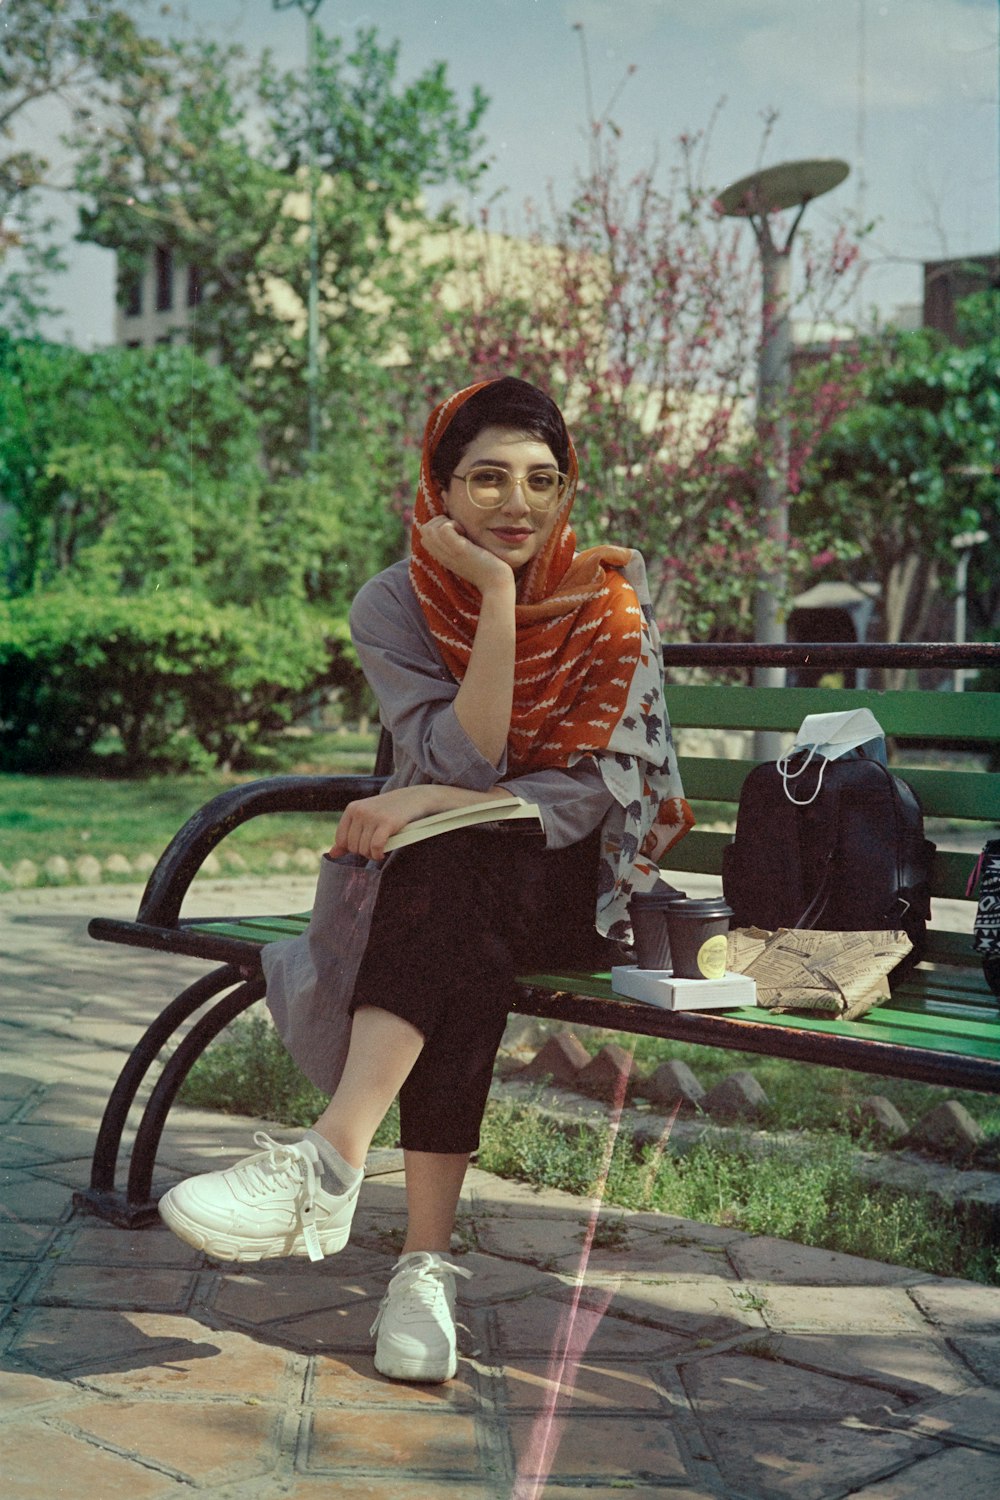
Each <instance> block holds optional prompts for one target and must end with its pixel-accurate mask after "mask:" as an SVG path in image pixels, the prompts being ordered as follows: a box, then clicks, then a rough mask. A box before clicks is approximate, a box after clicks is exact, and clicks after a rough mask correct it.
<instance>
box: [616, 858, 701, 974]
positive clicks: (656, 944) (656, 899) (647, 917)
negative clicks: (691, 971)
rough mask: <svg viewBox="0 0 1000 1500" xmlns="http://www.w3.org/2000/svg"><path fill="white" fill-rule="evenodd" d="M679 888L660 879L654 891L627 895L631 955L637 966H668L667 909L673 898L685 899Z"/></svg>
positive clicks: (658, 967) (674, 899)
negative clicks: (632, 951) (628, 898)
mask: <svg viewBox="0 0 1000 1500" xmlns="http://www.w3.org/2000/svg"><path fill="white" fill-rule="evenodd" d="M686 899H687V897H686V896H685V895H684V892H683V891H677V890H675V889H674V887H673V886H672V885H667V883H666V881H664V880H661V881H660V882H659V884H658V885H657V886H656V888H655V889H654V890H651V891H636V892H635V894H634V895H633V896H632V897H631V898H630V900H629V904H628V914H629V918H630V919H631V922H632V934H633V944H634V947H635V956H636V959H637V961H638V964H639V968H640V969H669V968H670V929H669V928H668V926H667V912H668V910H669V909H670V907H671V906H672V905H673V904H674V903H675V902H677V901H685V900H686Z"/></svg>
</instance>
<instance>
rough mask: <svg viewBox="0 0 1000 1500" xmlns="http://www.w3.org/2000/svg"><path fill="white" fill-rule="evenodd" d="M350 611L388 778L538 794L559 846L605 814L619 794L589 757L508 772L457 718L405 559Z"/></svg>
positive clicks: (550, 840) (552, 840)
mask: <svg viewBox="0 0 1000 1500" xmlns="http://www.w3.org/2000/svg"><path fill="white" fill-rule="evenodd" d="M350 619H351V635H352V637H353V640H354V644H355V647H356V648H357V652H358V656H359V658H360V660H361V666H362V668H363V670H364V674H365V677H366V678H367V679H368V683H369V685H370V687H371V689H372V692H373V693H374V694H375V696H376V698H377V699H378V702H379V709H380V712H381V718H382V723H383V724H384V725H385V726H386V728H387V729H388V730H389V733H390V734H391V735H392V743H393V751H394V769H393V774H392V776H391V777H390V779H389V783H388V786H389V787H390V788H391V787H397V786H413V785H419V784H421V783H424V782H434V783H436V784H438V785H441V786H460V787H466V788H468V789H469V790H471V791H479V792H488V791H489V790H490V789H491V788H492V787H499V788H500V789H502V790H504V791H509V792H512V793H513V794H514V796H516V797H521V798H523V799H524V801H526V802H535V803H537V804H538V808H539V811H540V813H541V816H542V823H543V826H544V828H545V842H546V844H547V845H548V847H549V848H552V849H559V848H562V847H564V846H565V845H567V844H575V843H577V842H578V841H579V840H580V839H583V838H586V836H587V835H588V834H589V833H591V832H593V830H594V829H595V828H597V827H598V825H599V824H600V823H601V822H602V821H603V819H604V815H605V813H606V812H607V811H608V809H609V808H610V807H611V804H612V801H613V800H614V799H613V798H612V795H611V793H610V792H609V790H608V788H607V787H606V785H605V783H604V780H603V778H602V777H601V773H600V772H599V771H598V769H597V767H596V766H595V765H594V762H593V760H591V759H590V758H589V757H587V758H584V759H583V760H581V761H580V762H579V763H578V764H577V765H575V766H573V767H572V768H571V769H569V770H565V769H562V768H555V767H554V768H553V769H551V770H544V771H531V772H529V773H528V774H526V775H524V776H508V775H507V774H506V767H507V759H506V752H505V753H504V757H503V759H502V760H501V762H500V764H499V766H495V765H494V764H493V762H492V761H490V760H487V759H486V757H485V756H484V755H481V754H480V752H479V751H478V749H477V748H476V746H475V745H474V744H473V742H472V741H471V740H470V738H469V736H468V735H467V734H466V732H465V730H464V729H463V728H462V726H461V724H460V723H459V721H458V716H457V714H456V713H455V708H454V700H455V695H456V693H457V692H458V683H457V682H456V681H455V679H454V677H452V675H451V673H450V672H449V671H448V668H447V667H446V666H445V664H444V661H443V659H442V657H441V653H440V651H439V650H438V648H437V644H436V642H435V640H434V637H433V636H432V635H431V632H430V629H429V628H428V625H427V621H426V620H425V619H424V613H423V610H422V609H421V608H420V602H419V600H418V599H417V596H416V594H415V593H414V591H413V585H412V584H411V582H410V571H409V564H408V563H407V562H405V561H403V562H398V563H394V564H393V565H392V567H390V568H386V569H385V571H384V572H383V573H378V574H376V576H375V577H374V578H372V579H369V581H368V582H367V583H366V584H365V585H364V587H363V588H362V589H361V590H360V592H359V593H358V595H357V597H356V598H355V600H354V603H353V605H352V606H351V617H350Z"/></svg>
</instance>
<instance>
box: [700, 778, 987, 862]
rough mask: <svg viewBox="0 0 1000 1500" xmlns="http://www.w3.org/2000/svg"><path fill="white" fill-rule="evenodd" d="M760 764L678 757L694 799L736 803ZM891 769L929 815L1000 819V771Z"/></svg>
mask: <svg viewBox="0 0 1000 1500" xmlns="http://www.w3.org/2000/svg"><path fill="white" fill-rule="evenodd" d="M756 764H757V763H756V761H752V760H716V759H714V758H713V757H712V756H707V755H681V756H679V757H678V765H679V767H680V773H681V780H682V782H683V783H684V792H685V795H686V796H687V797H688V799H689V800H691V799H694V800H695V801H698V800H702V801H705V802H732V803H733V804H734V805H735V804H736V803H737V802H738V801H739V798H740V789H741V787H742V786H743V782H744V780H745V779H746V776H747V775H748V773H749V772H750V771H752V770H753V767H754V766H755V765H756ZM891 770H892V771H893V772H894V773H895V774H896V775H899V776H901V777H902V778H903V780H904V781H907V782H909V784H910V786H912V788H913V790H914V791H915V792H916V794H917V796H918V797H919V798H920V801H921V804H922V806H923V809H924V815H925V816H926V817H929V818H939V817H940V818H970V819H973V820H975V821H976V822H979V823H997V822H1000V773H997V772H990V771H924V770H920V769H918V768H915V767H910V766H903V765H900V766H896V765H894V766H892V767H891ZM984 837H985V836H984ZM970 865H971V861H970Z"/></svg>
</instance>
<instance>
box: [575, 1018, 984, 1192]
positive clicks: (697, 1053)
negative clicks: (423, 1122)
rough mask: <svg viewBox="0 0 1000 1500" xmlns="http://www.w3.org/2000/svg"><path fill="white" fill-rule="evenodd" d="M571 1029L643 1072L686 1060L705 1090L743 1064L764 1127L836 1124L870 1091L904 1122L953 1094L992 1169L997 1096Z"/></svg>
mask: <svg viewBox="0 0 1000 1500" xmlns="http://www.w3.org/2000/svg"><path fill="white" fill-rule="evenodd" d="M577 1036H578V1037H579V1039H580V1041H581V1042H582V1043H583V1045H584V1047H586V1049H587V1051H588V1052H590V1053H591V1054H593V1053H596V1052H598V1051H599V1050H600V1048H601V1047H603V1046H604V1045H605V1043H607V1042H617V1043H618V1045H619V1046H620V1047H624V1048H625V1050H626V1051H632V1050H633V1048H634V1056H635V1067H636V1069H637V1070H638V1072H640V1073H643V1074H649V1073H652V1072H653V1071H655V1069H656V1068H657V1067H658V1066H659V1065H660V1063H662V1062H666V1061H678V1062H684V1063H687V1065H688V1067H689V1068H690V1069H691V1070H692V1072H693V1073H694V1074H695V1076H696V1077H697V1078H698V1080H699V1082H700V1083H701V1084H702V1086H703V1088H705V1089H706V1090H708V1089H711V1088H713V1087H714V1085H715V1084H717V1083H720V1082H721V1081H722V1079H723V1078H726V1077H728V1076H729V1074H731V1073H735V1072H738V1071H740V1070H743V1069H745V1070H747V1071H748V1072H751V1073H753V1076H754V1077H755V1078H756V1080H757V1082H758V1083H759V1084H760V1086H761V1088H762V1089H763V1090H764V1092H765V1094H766V1095H767V1096H768V1100H769V1101H770V1107H769V1109H768V1110H767V1111H766V1112H765V1114H764V1115H763V1117H762V1120H761V1124H762V1126H763V1127H764V1128H765V1129H769V1130H837V1129H840V1128H842V1127H844V1125H845V1124H846V1122H847V1121H848V1119H849V1118H850V1116H851V1113H852V1111H853V1110H854V1109H855V1108H856V1107H857V1105H858V1104H860V1102H861V1100H862V1099H865V1098H867V1097H868V1096H869V1095H871V1094H879V1095H881V1096H882V1097H883V1098H885V1099H888V1100H889V1101H890V1103H892V1104H894V1105H895V1106H896V1108H897V1109H898V1110H899V1112H900V1114H901V1115H902V1116H903V1118H904V1120H906V1121H907V1122H908V1123H910V1124H915V1123H916V1121H917V1120H919V1119H920V1118H921V1117H922V1116H923V1115H925V1114H927V1113H928V1112H929V1111H930V1110H932V1109H934V1108H935V1106H936V1105H938V1104H941V1103H943V1102H944V1101H945V1100H946V1099H957V1100H958V1102H959V1103H960V1104H962V1105H964V1106H965V1108H966V1109H967V1110H968V1111H969V1114H970V1115H972V1117H973V1119H974V1120H976V1121H977V1122H978V1124H979V1125H981V1126H982V1128H983V1130H984V1131H985V1133H986V1136H987V1138H988V1139H987V1143H986V1145H984V1146H983V1147H981V1148H979V1151H978V1152H977V1153H975V1157H974V1160H976V1162H977V1164H979V1165H984V1166H985V1165H994V1166H996V1167H998V1168H1000V1098H998V1097H997V1096H996V1095H995V1094H981V1093H975V1092H972V1091H970V1090H966V1091H957V1090H955V1089H946V1088H941V1087H939V1086H936V1085H934V1084H924V1083H913V1082H911V1081H910V1080H908V1079H905V1078H881V1077H878V1076H874V1075H872V1074H869V1073H855V1072H851V1071H849V1070H848V1069H845V1068H818V1067H814V1066H813V1065H812V1064H810V1063H804V1062H789V1061H787V1060H786V1059H785V1058H780V1057H769V1056H767V1055H766V1054H765V1053H756V1052H730V1051H728V1050H723V1049H722V1048H719V1047H695V1046H691V1045H689V1044H686V1043H683V1042H664V1041H662V1040H661V1039H660V1038H658V1037H649V1036H634V1035H632V1033H630V1032H609V1031H597V1030H594V1031H588V1030H585V1029H579V1030H577Z"/></svg>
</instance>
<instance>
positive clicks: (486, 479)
mask: <svg viewBox="0 0 1000 1500" xmlns="http://www.w3.org/2000/svg"><path fill="white" fill-rule="evenodd" d="M452 478H453V479H464V480H465V488H466V490H467V491H468V495H469V499H470V500H471V501H472V503H473V505H477V506H478V507H479V509H480V510H497V509H498V508H499V507H500V506H501V505H506V504H507V501H508V500H509V499H510V497H511V495H512V494H513V493H514V486H515V485H520V486H521V494H522V495H523V496H524V498H525V500H526V501H527V502H528V504H529V505H530V506H531V509H532V510H551V509H552V507H553V506H554V505H558V503H559V501H560V500H561V499H562V498H563V496H564V495H565V493H566V486H567V485H568V484H569V480H568V479H567V477H566V475H565V474H560V473H559V471H558V469H532V470H530V471H529V473H527V474H512V473H511V472H510V470H509V469H502V468H499V467H498V466H497V465H496V464H473V466H472V468H471V469H468V470H466V472H465V473H464V474H453V475H452Z"/></svg>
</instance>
